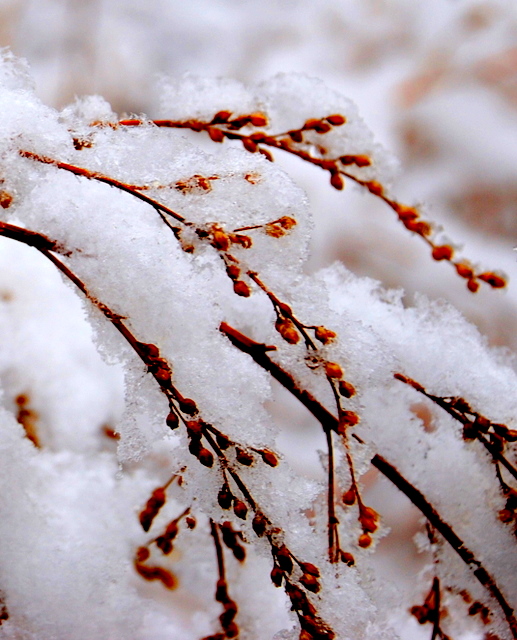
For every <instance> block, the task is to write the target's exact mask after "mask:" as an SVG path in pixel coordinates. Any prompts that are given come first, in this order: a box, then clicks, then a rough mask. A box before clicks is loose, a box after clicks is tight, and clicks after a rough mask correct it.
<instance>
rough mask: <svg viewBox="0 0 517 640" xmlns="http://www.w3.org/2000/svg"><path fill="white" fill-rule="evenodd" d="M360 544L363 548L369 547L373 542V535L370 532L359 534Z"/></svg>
mask: <svg viewBox="0 0 517 640" xmlns="http://www.w3.org/2000/svg"><path fill="white" fill-rule="evenodd" d="M358 544H359V546H360V547H361V548H362V549H367V548H368V547H369V546H370V545H371V544H372V537H371V536H370V535H369V534H368V533H363V534H362V535H360V536H359V540H358Z"/></svg>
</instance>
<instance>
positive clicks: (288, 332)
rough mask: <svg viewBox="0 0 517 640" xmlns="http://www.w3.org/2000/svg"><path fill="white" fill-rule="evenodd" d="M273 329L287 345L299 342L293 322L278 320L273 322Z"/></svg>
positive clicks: (285, 319) (286, 319) (287, 319)
mask: <svg viewBox="0 0 517 640" xmlns="http://www.w3.org/2000/svg"><path fill="white" fill-rule="evenodd" d="M275 329H276V330H277V331H278V333H279V334H280V335H281V336H282V338H283V339H284V340H285V341H286V342H288V343H289V344H296V343H297V342H299V340H300V334H299V333H298V331H297V329H296V327H295V325H294V322H293V321H292V320H290V319H289V318H278V319H277V321H276V322H275Z"/></svg>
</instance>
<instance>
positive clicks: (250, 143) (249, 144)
mask: <svg viewBox="0 0 517 640" xmlns="http://www.w3.org/2000/svg"><path fill="white" fill-rule="evenodd" d="M242 146H243V147H244V148H245V149H246V151H249V152H250V153H255V152H256V151H257V149H258V145H257V143H256V142H255V141H254V140H251V139H250V138H242Z"/></svg>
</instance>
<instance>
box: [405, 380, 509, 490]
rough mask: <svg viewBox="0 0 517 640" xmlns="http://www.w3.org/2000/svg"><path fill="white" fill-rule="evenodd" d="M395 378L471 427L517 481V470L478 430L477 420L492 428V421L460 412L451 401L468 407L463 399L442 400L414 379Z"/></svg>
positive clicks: (494, 458)
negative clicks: (459, 401) (481, 420)
mask: <svg viewBox="0 0 517 640" xmlns="http://www.w3.org/2000/svg"><path fill="white" fill-rule="evenodd" d="M394 378H395V379H396V380H400V382H403V383H404V384H407V385H409V386H410V387H413V389H415V391H418V392H419V393H421V394H422V395H424V396H425V397H426V398H429V400H431V401H432V402H434V403H435V404H436V405H437V406H439V407H440V408H441V409H443V410H444V411H446V412H447V413H448V414H449V415H450V416H452V417H453V418H454V419H455V420H457V421H458V422H459V423H460V424H462V425H463V426H469V427H472V428H474V429H475V438H476V439H477V440H479V442H481V444H482V445H483V446H484V447H485V449H486V450H487V451H488V452H489V453H490V455H491V456H492V458H493V460H494V461H497V462H499V463H500V464H502V465H503V467H504V468H505V469H506V470H507V471H508V472H509V473H510V474H511V475H512V476H513V477H514V478H515V479H516V480H517V469H516V468H515V467H514V466H513V465H512V464H511V463H510V462H509V461H508V460H507V459H506V458H505V457H504V455H503V454H502V453H501V451H500V450H499V449H498V448H497V447H496V446H494V445H493V444H492V443H491V442H490V440H488V439H487V438H486V437H485V436H484V435H483V433H481V431H480V430H479V429H477V428H476V421H475V420H476V419H477V418H483V420H485V421H486V423H487V425H489V426H491V425H492V423H491V421H490V420H488V419H487V418H485V417H484V416H481V415H480V414H479V413H477V412H475V411H473V410H472V409H471V408H470V407H469V408H468V410H466V409H465V410H463V411H460V410H459V409H457V408H455V405H454V403H453V402H451V400H461V401H462V402H463V403H464V404H465V405H466V406H468V404H467V403H466V402H465V401H464V400H463V398H442V397H440V396H434V395H433V394H431V393H428V391H426V389H425V388H424V387H423V386H422V385H421V384H420V383H419V382H416V381H415V380H413V379H412V378H409V377H408V376H405V375H404V374H402V373H395V374H394ZM447 400H449V402H447ZM465 411H466V412H467V413H468V414H469V415H471V416H473V418H474V420H470V419H469V418H468V417H467V416H466V415H465Z"/></svg>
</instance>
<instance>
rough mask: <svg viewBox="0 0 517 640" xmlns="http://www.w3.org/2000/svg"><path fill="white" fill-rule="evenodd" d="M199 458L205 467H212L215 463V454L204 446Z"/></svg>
mask: <svg viewBox="0 0 517 640" xmlns="http://www.w3.org/2000/svg"><path fill="white" fill-rule="evenodd" d="M197 459H198V460H199V462H201V464H202V465H203V466H205V467H212V466H213V464H214V456H213V454H212V452H211V451H209V450H208V449H205V448H204V447H201V449H200V451H199V453H198V456H197Z"/></svg>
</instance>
